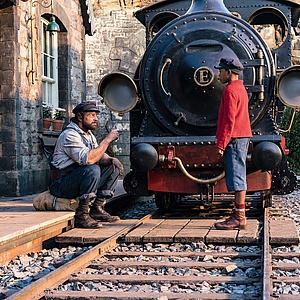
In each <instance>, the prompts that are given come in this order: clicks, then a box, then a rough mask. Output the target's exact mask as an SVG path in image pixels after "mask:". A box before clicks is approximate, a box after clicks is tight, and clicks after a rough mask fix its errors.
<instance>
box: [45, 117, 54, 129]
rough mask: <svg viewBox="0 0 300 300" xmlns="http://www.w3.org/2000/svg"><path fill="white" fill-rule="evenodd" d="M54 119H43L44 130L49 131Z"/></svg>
mask: <svg viewBox="0 0 300 300" xmlns="http://www.w3.org/2000/svg"><path fill="white" fill-rule="evenodd" d="M51 122H52V119H50V118H45V119H43V130H49V128H50V126H51Z"/></svg>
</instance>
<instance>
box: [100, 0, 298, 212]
mask: <svg viewBox="0 0 300 300" xmlns="http://www.w3.org/2000/svg"><path fill="white" fill-rule="evenodd" d="M232 2H233V1H228V7H229V8H230V9H231V10H232V11H234V14H233V13H231V12H230V11H229V10H228V8H227V7H226V6H225V5H224V4H223V1H221V0H214V1H203V0H193V1H191V5H190V6H189V7H187V1H162V2H159V3H157V4H154V5H151V6H150V7H147V8H146V9H142V10H140V11H139V12H137V13H136V17H137V18H138V19H139V20H140V21H142V20H143V22H145V18H146V13H147V16H148V17H149V20H148V21H147V22H148V23H147V22H145V27H146V28H147V35H146V36H147V49H146V51H145V54H144V56H143V58H142V59H141V62H140V64H139V67H138V70H137V72H136V75H135V78H134V80H131V79H130V78H128V76H127V75H120V74H119V73H117V74H110V75H108V76H106V77H104V78H103V80H102V81H101V83H100V85H99V94H100V95H101V96H102V97H103V98H104V102H105V103H106V104H107V106H108V107H110V108H111V109H112V110H113V111H117V112H118V113H120V114H122V113H124V112H127V111H130V132H131V141H130V143H131V156H130V161H131V165H132V171H131V172H130V173H128V174H127V175H126V176H125V178H124V188H125V190H126V191H127V192H128V193H129V194H132V195H147V194H152V193H155V198H156V203H157V205H158V206H159V207H161V208H167V207H169V206H170V204H172V203H174V202H176V201H178V199H179V198H181V197H182V196H184V195H195V194H196V195H200V199H201V201H202V200H203V199H204V198H205V199H206V200H205V201H206V202H207V203H211V201H213V200H214V195H215V194H226V193H227V188H226V185H225V180H224V164H223V161H222V159H221V158H220V157H219V156H217V155H216V154H213V153H214V152H213V151H212V147H215V133H216V128H217V122H218V108H219V104H220V100H221V95H222V92H223V89H224V86H223V85H222V84H221V83H220V81H219V80H218V72H217V71H216V70H215V68H214V66H215V65H217V64H218V62H219V60H220V59H221V58H222V57H226V56H231V57H235V58H238V59H239V60H240V61H241V62H242V64H243V66H244V71H243V74H241V75H240V79H242V80H243V81H244V85H245V87H246V90H247V92H248V98H249V116H250V120H251V127H252V133H253V138H251V142H250V146H249V149H248V159H247V185H248V192H257V191H272V193H278V194H279V193H290V192H292V191H293V190H294V189H295V186H296V176H295V174H294V173H293V172H292V171H291V170H290V169H289V166H288V163H287V159H286V154H287V150H286V149H285V140H284V137H283V136H282V135H281V132H280V128H279V124H278V122H277V120H276V115H275V111H276V110H277V108H278V106H282V105H283V106H285V105H287V106H291V107H294V108H296V107H299V105H300V99H299V90H297V86H299V82H298V81H299V78H300V77H299V68H298V67H293V68H292V69H288V68H285V69H286V71H285V72H280V73H281V76H279V78H278V79H277V77H278V70H279V69H280V68H282V67H283V65H284V64H285V63H286V58H284V54H282V53H283V52H284V51H285V50H286V49H287V47H288V46H289V47H290V45H288V44H289V43H290V39H288V38H287V37H288V35H289V34H290V30H291V24H292V20H289V19H287V18H286V17H285V14H284V13H282V12H281V11H280V10H279V9H278V8H276V9H273V8H268V9H267V10H263V9H262V8H260V7H259V8H258V9H256V11H254V12H253V5H251V6H249V7H248V10H247V11H246V10H244V11H238V7H236V6H234V7H233V5H232ZM269 2H270V1H269ZM273 2H276V1H273ZM290 5H291V7H292V8H291V9H292V11H293V12H294V14H292V16H293V18H294V19H295V18H296V17H295V15H297V14H296V13H295V11H296V12H297V11H298V10H297V8H298V9H299V5H298V6H296V5H292V4H290ZM180 7H181V10H180V9H179V8H180ZM241 9H245V7H243V8H241ZM250 10H251V11H250ZM151 11H152V12H153V14H151V13H150V12H151ZM182 11H184V13H182ZM179 12H180V13H179ZM263 13H265V14H266V15H267V16H268V18H269V19H271V20H273V21H274V22H275V23H278V24H277V25H279V27H277V28H281V31H280V37H278V42H277V44H275V45H274V47H273V48H272V49H271V48H270V46H269V45H268V44H267V43H266V42H265V40H264V38H263V37H262V34H261V33H259V32H258V31H257V30H256V29H257V26H261V25H262V24H263V20H264V15H263ZM266 15H265V16H266ZM243 18H245V19H246V20H247V21H246V20H244V19H243ZM298 18H299V16H298ZM249 22H250V23H252V24H250V23H249ZM146 23H147V24H146ZM293 23H295V20H293ZM154 24H155V25H154ZM254 27H256V29H255V28H254ZM154 28H155V29H154ZM274 28H275V27H274ZM283 29H284V30H283ZM149 30H151V32H150V33H149ZM278 30H279V29H278ZM274 32H275V31H274ZM277 36H278V34H277ZM282 49H283V50H282ZM281 51H283V52H281ZM275 54H276V55H275ZM274 58H275V59H274ZM297 82H298V83H297ZM121 87H122V88H121ZM116 91H120V92H116Z"/></svg>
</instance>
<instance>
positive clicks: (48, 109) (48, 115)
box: [42, 102, 53, 130]
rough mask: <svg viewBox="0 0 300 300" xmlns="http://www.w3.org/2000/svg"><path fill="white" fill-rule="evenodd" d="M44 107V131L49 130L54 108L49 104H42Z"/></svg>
mask: <svg viewBox="0 0 300 300" xmlns="http://www.w3.org/2000/svg"><path fill="white" fill-rule="evenodd" d="M42 107H43V130H49V128H50V126H51V122H52V112H53V107H52V106H51V105H49V104H47V103H44V102H43V103H42Z"/></svg>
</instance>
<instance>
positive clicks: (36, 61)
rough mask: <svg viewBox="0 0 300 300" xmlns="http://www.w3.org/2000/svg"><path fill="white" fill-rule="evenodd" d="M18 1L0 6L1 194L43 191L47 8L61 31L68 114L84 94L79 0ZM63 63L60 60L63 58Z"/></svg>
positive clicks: (62, 100)
mask: <svg viewBox="0 0 300 300" xmlns="http://www.w3.org/2000/svg"><path fill="white" fill-rule="evenodd" d="M35 3H36V5H35V6H34V5H33V4H32V1H30V0H29V1H27V2H25V1H17V3H16V5H12V6H9V7H6V8H3V9H1V10H0V16H1V18H0V32H1V34H0V196H19V195H26V194H33V193H38V192H41V191H44V190H46V189H47V187H48V183H49V166H48V163H47V161H46V159H45V157H44V155H43V151H42V148H41V142H40V137H41V136H43V134H44V133H43V131H42V125H41V123H42V115H41V112H42V109H41V102H42V80H41V78H42V56H41V51H42V44H41V43H42V41H41V29H42V28H41V16H45V18H48V19H49V16H50V14H51V13H53V14H54V15H55V16H56V20H57V22H59V24H60V25H61V32H60V33H59V36H58V40H59V46H58V47H59V49H58V52H59V61H60V62H61V64H60V66H59V67H60V70H59V71H60V72H59V74H60V75H59V106H60V107H63V108H66V109H67V111H68V113H69V114H71V108H72V107H73V106H74V104H76V103H78V102H81V101H82V99H83V98H85V30H84V27H83V22H82V18H81V8H80V5H79V1H78V0H69V1H63V0H56V1H54V3H53V12H52V11H51V8H50V7H49V8H43V7H42V6H41V5H40V4H39V2H35ZM62 62H63V63H62Z"/></svg>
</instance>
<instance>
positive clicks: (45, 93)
mask: <svg viewBox="0 0 300 300" xmlns="http://www.w3.org/2000/svg"><path fill="white" fill-rule="evenodd" d="M48 24H49V21H48V20H46V19H44V18H41V25H42V53H41V57H42V99H43V100H42V101H43V102H44V103H47V104H49V105H51V106H53V108H56V107H59V98H58V36H57V32H50V31H46V28H47V25H48ZM45 48H46V49H45ZM45 62H46V65H45Z"/></svg>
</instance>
